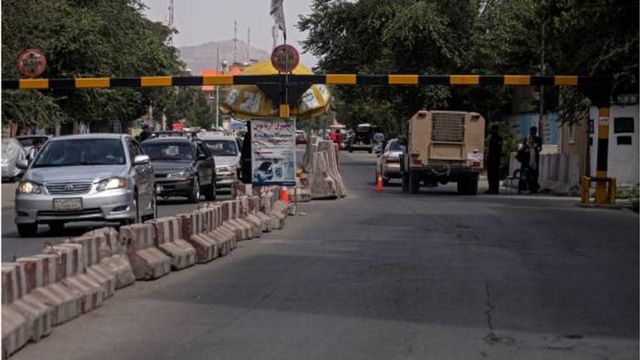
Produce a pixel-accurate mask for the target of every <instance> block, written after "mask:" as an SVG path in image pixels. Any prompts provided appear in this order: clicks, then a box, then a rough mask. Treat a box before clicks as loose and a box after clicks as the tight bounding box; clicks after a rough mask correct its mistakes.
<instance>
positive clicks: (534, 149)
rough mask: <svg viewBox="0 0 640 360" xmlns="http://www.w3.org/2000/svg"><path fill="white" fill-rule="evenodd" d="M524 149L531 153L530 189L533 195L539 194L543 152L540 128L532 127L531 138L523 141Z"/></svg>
mask: <svg viewBox="0 0 640 360" xmlns="http://www.w3.org/2000/svg"><path fill="white" fill-rule="evenodd" d="M523 145H524V149H526V151H528V152H529V156H528V159H527V160H528V168H529V174H528V175H529V176H528V187H529V191H530V192H531V193H532V194H535V193H537V192H538V190H539V188H540V185H539V184H538V175H539V174H540V169H539V166H540V151H542V139H541V138H540V137H539V136H538V128H537V127H535V126H532V127H531V129H529V136H527V137H526V138H525V139H524V141H523Z"/></svg>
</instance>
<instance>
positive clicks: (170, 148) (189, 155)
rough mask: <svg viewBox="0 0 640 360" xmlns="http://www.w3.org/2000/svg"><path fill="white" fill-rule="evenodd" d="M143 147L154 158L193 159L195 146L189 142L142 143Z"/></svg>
mask: <svg viewBox="0 0 640 360" xmlns="http://www.w3.org/2000/svg"><path fill="white" fill-rule="evenodd" d="M141 146H142V149H143V150H144V153H145V154H146V155H149V158H150V159H151V160H152V161H154V160H169V161H171V160H174V161H175V160H193V148H192V147H191V143H187V142H180V143H178V142H153V143H142V144H141Z"/></svg>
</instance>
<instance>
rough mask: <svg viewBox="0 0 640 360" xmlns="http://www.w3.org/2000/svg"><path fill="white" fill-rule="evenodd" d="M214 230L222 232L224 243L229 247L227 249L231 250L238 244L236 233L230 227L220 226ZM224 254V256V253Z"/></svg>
mask: <svg viewBox="0 0 640 360" xmlns="http://www.w3.org/2000/svg"><path fill="white" fill-rule="evenodd" d="M214 231H216V232H219V233H220V234H221V237H222V238H223V239H224V240H223V242H224V245H225V246H228V248H227V249H225V251H228V252H231V251H233V250H234V249H235V248H236V247H237V246H238V240H237V238H236V233H235V232H234V231H233V230H231V229H230V228H229V227H225V226H220V227H218V228H217V229H215V230H214ZM228 252H227V253H228ZM225 255H226V254H225ZM222 256H224V255H222Z"/></svg>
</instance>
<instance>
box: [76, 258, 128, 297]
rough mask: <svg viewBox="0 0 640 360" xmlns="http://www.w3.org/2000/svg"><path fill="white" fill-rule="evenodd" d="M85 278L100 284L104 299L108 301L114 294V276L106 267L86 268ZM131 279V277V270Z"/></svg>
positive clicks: (93, 266)
mask: <svg viewBox="0 0 640 360" xmlns="http://www.w3.org/2000/svg"><path fill="white" fill-rule="evenodd" d="M87 276H88V277H90V278H91V279H93V280H94V281H96V282H97V283H98V284H100V286H101V287H102V293H103V297H104V299H108V298H110V297H112V296H113V295H114V294H115V292H116V283H117V281H116V275H115V274H113V273H111V272H110V271H109V270H108V269H107V268H106V266H104V265H101V264H96V265H92V266H89V267H88V268H87ZM131 277H133V270H132V276H131Z"/></svg>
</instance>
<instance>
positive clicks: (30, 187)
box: [16, 181, 42, 194]
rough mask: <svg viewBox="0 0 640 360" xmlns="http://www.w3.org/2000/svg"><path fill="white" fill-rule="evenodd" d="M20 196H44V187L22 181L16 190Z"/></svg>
mask: <svg viewBox="0 0 640 360" xmlns="http://www.w3.org/2000/svg"><path fill="white" fill-rule="evenodd" d="M16 192H17V193H18V194H42V185H40V184H37V183H34V182H32V181H21V182H20V183H19V184H18V187H17V188H16Z"/></svg>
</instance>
